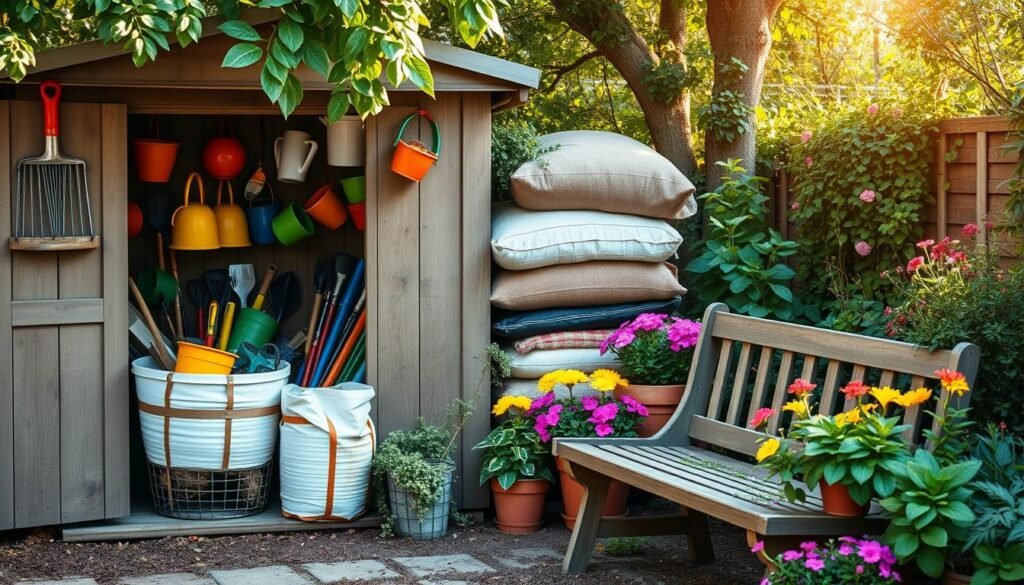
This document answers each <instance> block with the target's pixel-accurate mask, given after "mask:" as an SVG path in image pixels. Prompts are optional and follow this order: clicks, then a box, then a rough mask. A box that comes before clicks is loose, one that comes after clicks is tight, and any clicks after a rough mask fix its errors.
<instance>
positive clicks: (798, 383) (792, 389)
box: [787, 378, 818, 397]
mask: <svg viewBox="0 0 1024 585" xmlns="http://www.w3.org/2000/svg"><path fill="white" fill-rule="evenodd" d="M817 387H818V385H817V384H811V383H810V382H808V381H807V380H804V379H803V378H797V379H796V380H793V383H792V384H790V385H789V388H788V389H787V390H788V391H789V393H790V394H795V395H796V396H798V397H803V396H805V395H807V394H810V393H811V391H813V390H814V389H815V388H817Z"/></svg>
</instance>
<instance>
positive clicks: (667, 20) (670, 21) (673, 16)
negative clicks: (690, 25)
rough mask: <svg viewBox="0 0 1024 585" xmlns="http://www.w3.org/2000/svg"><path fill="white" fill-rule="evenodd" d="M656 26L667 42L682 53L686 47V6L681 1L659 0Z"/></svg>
mask: <svg viewBox="0 0 1024 585" xmlns="http://www.w3.org/2000/svg"><path fill="white" fill-rule="evenodd" d="M658 25H659V26H660V27H661V30H663V31H664V32H665V34H666V35H667V36H668V40H669V41H671V42H672V44H673V45H675V48H676V50H677V51H679V52H680V53H682V50H683V47H685V46H686V5H685V3H684V2H683V1H682V0H661V9H660V11H659V12H658Z"/></svg>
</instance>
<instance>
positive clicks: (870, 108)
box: [868, 104, 878, 116]
mask: <svg viewBox="0 0 1024 585" xmlns="http://www.w3.org/2000/svg"><path fill="white" fill-rule="evenodd" d="M877 113H878V104H871V105H870V106H868V115H870V116H874V115H875V114H877Z"/></svg>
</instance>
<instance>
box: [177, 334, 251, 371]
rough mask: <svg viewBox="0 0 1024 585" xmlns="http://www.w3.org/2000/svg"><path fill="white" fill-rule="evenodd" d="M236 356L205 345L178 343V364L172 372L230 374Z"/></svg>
mask: <svg viewBox="0 0 1024 585" xmlns="http://www.w3.org/2000/svg"><path fill="white" fill-rule="evenodd" d="M237 359H238V355H236V354H233V353H229V352H226V351H221V350H219V349H216V348H213V347H206V346H205V345H196V344H195V343H189V342H187V341H179V342H178V363H177V364H175V366H174V371H175V372H177V373H179V374H219V375H221V376H224V375H227V374H230V373H231V368H233V367H235V360H237Z"/></svg>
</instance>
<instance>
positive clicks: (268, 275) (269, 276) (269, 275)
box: [252, 264, 277, 311]
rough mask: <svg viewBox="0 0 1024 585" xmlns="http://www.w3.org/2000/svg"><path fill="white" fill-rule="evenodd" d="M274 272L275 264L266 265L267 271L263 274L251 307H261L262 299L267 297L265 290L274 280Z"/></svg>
mask: <svg viewBox="0 0 1024 585" xmlns="http://www.w3.org/2000/svg"><path fill="white" fill-rule="evenodd" d="M275 273H277V265H276V264H271V265H270V266H267V271H266V272H265V273H264V274H263V282H262V283H260V290H259V292H258V293H256V300H255V301H253V303H252V308H254V309H256V310H257V311H259V310H261V309H262V308H263V300H264V299H265V298H266V297H267V290H269V289H270V282H271V281H272V280H274V274H275Z"/></svg>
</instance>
